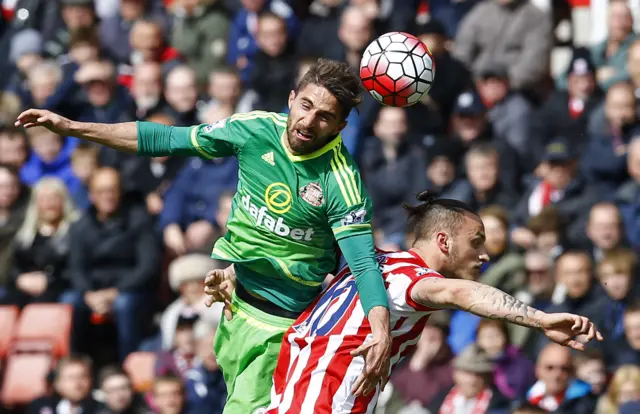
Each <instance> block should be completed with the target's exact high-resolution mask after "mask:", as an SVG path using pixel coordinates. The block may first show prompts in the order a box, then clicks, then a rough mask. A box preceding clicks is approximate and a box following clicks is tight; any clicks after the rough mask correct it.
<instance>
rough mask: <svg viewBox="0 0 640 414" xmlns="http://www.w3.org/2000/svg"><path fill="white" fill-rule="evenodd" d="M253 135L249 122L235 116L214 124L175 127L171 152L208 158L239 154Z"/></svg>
mask: <svg viewBox="0 0 640 414" xmlns="http://www.w3.org/2000/svg"><path fill="white" fill-rule="evenodd" d="M251 135H252V129H251V125H250V124H249V122H248V121H244V120H242V119H238V118H236V117H233V116H231V117H229V118H225V119H221V120H219V121H218V122H215V123H213V124H200V125H196V126H192V127H185V128H175V131H174V133H173V134H171V153H172V154H183V155H199V156H201V157H203V158H206V159H211V158H221V157H229V156H232V155H238V154H239V153H240V151H241V150H242V147H243V146H244V144H245V142H246V141H247V139H248V138H249V137H250V136H251Z"/></svg>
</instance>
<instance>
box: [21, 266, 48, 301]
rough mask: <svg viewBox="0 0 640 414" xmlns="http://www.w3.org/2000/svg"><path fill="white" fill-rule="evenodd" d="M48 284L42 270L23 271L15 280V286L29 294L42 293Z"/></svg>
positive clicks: (38, 294) (37, 294)
mask: <svg viewBox="0 0 640 414" xmlns="http://www.w3.org/2000/svg"><path fill="white" fill-rule="evenodd" d="M48 285H49V281H48V280H47V275H45V274H44V273H42V272H30V273H23V274H21V275H20V276H18V279H17V280H16V287H17V288H18V289H20V290H21V291H23V292H25V293H27V294H29V295H31V296H40V295H42V293H44V291H45V290H47V286H48Z"/></svg>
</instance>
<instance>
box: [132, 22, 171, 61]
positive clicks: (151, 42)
mask: <svg viewBox="0 0 640 414" xmlns="http://www.w3.org/2000/svg"><path fill="white" fill-rule="evenodd" d="M129 43H130V44H131V47H132V48H133V49H134V51H135V52H137V53H138V54H139V55H140V60H141V62H134V63H142V62H157V61H158V59H159V58H160V55H161V54H162V48H163V46H164V37H163V35H162V30H161V29H160V27H159V26H157V25H155V24H150V23H147V22H138V23H136V24H134V26H133V28H132V29H131V33H130V35H129Z"/></svg>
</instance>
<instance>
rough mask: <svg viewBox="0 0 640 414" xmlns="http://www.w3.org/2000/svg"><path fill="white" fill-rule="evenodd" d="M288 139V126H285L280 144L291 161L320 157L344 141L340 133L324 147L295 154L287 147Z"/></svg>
mask: <svg viewBox="0 0 640 414" xmlns="http://www.w3.org/2000/svg"><path fill="white" fill-rule="evenodd" d="M286 139H287V128H285V129H284V131H282V135H280V144H281V145H282V148H284V152H285V153H286V154H287V157H289V159H290V160H291V161H293V162H300V161H307V160H312V159H314V158H318V157H319V156H321V155H324V154H326V153H327V152H329V151H331V150H332V149H334V148H335V147H337V146H338V145H340V143H341V142H342V134H338V136H337V137H335V138H334V139H333V140H331V141H330V142H329V143H328V144H327V145H325V146H324V147H321V148H318V149H317V150H315V151H313V152H312V153H310V154H305V155H294V154H292V153H291V151H289V148H288V147H287V144H286V143H285V140H286Z"/></svg>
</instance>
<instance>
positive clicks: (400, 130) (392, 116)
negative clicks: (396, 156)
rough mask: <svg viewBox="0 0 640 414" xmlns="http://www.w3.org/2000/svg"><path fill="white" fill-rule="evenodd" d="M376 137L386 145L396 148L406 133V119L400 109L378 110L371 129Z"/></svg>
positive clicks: (387, 108) (386, 108)
mask: <svg viewBox="0 0 640 414" xmlns="http://www.w3.org/2000/svg"><path fill="white" fill-rule="evenodd" d="M373 132H374V134H375V135H376V137H377V138H378V139H379V140H380V141H382V142H383V143H385V144H387V145H392V146H394V147H395V146H398V145H400V143H402V141H403V138H404V135H405V134H406V133H407V117H406V115H405V113H404V110H403V109H402V108H391V107H385V108H382V109H381V110H380V114H379V115H378V120H377V122H376V124H375V126H374V129H373Z"/></svg>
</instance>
